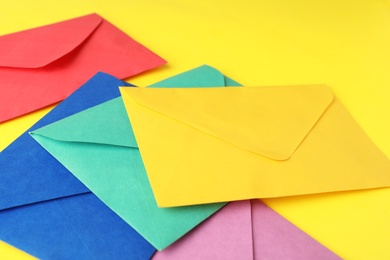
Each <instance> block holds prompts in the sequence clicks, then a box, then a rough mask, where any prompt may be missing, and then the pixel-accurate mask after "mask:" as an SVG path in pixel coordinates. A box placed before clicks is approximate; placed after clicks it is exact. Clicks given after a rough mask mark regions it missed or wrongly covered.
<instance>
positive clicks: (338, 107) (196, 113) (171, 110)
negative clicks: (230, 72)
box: [121, 85, 390, 207]
mask: <svg viewBox="0 0 390 260" xmlns="http://www.w3.org/2000/svg"><path fill="white" fill-rule="evenodd" d="M121 92H122V96H123V99H124V102H125V105H126V109H127V113H128V115H129V118H130V121H131V124H132V127H133V129H134V133H135V136H136V139H137V143H138V146H139V149H140V152H141V155H142V158H143V161H144V164H145V167H146V170H147V173H148V177H149V180H150V182H151V185H152V188H153V192H154V195H155V197H156V200H157V203H158V205H159V206H160V207H170V206H182V205H192V204H201V203H211V202H222V201H234V200H243V199H250V198H270V197H280V196H293V195H302V194H313V193H323V192H334V191H344V190H357V189H371V188H378V187H386V186H390V161H389V160H388V158H387V157H386V156H385V155H384V154H383V153H382V152H381V151H380V150H379V149H378V148H377V147H376V146H375V145H374V144H373V143H372V141H371V140H370V139H369V138H368V136H367V135H366V134H365V133H364V132H363V130H362V129H361V128H360V127H359V126H358V124H357V123H356V122H355V121H354V120H353V118H352V117H351V115H350V114H349V113H348V112H347V111H346V109H345V108H344V107H343V106H342V104H341V103H340V102H339V101H338V100H337V99H336V98H335V97H334V95H333V93H332V91H331V90H330V89H329V88H328V87H326V86H321V85H318V86H280V87H242V88H239V87H225V88H207V89H205V88H202V89H199V88H197V89H196V88H193V89H188V88H186V89H156V88H153V89H152V88H121Z"/></svg>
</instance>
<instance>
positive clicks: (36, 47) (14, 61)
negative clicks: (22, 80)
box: [0, 14, 103, 68]
mask: <svg viewBox="0 0 390 260" xmlns="http://www.w3.org/2000/svg"><path fill="white" fill-rule="evenodd" d="M102 21H103V18H101V17H100V16H99V15H97V14H89V15H85V16H82V17H78V18H74V19H70V20H66V21H62V22H57V23H54V24H49V25H44V26H41V27H37V28H33V29H28V30H25V31H20V32H16V33H12V34H8V35H4V36H1V37H0V66H1V67H9V68H40V67H43V66H46V65H48V64H50V63H52V62H54V61H56V60H58V59H59V58H61V57H63V56H64V55H66V54H68V53H69V52H71V51H72V50H74V49H75V48H77V47H78V46H79V45H80V44H81V43H82V42H84V41H85V40H86V39H87V38H88V37H89V35H91V33H93V31H94V30H95V29H96V28H97V27H98V26H99V25H100V23H101V22H102Z"/></svg>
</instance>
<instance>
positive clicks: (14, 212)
mask: <svg viewBox="0 0 390 260" xmlns="http://www.w3.org/2000/svg"><path fill="white" fill-rule="evenodd" d="M75 28H77V30H76V31H77V33H75V34H73V32H74V31H75ZM62 35H70V36H71V37H70V38H69V39H67V40H64V39H63V37H62V38H61V36H62ZM44 36H45V37H46V39H47V42H42V41H39V39H42V37H44ZM72 37H74V38H72ZM26 39H28V41H29V43H27V41H26ZM50 41H51V43H50V44H49V43H48V42H50ZM52 45H55V46H54V47H53V48H49V47H50V46H52ZM0 46H5V47H7V48H8V49H12V50H11V51H4V49H6V48H5V47H4V48H0V91H1V94H0V98H1V100H0V104H1V107H0V113H1V116H0V120H2V121H5V120H9V119H11V118H14V117H16V116H20V115H23V114H25V113H28V112H31V111H33V110H36V109H39V108H41V107H44V106H47V105H50V104H54V103H57V102H59V101H60V100H62V99H64V98H65V97H66V98H65V99H64V100H63V101H62V102H60V103H59V104H58V105H57V106H55V108H54V109H53V110H52V111H50V112H49V113H48V114H47V115H46V116H44V117H43V118H42V119H41V120H39V121H38V122H37V123H36V124H35V125H34V126H32V127H31V128H30V129H29V130H28V131H26V132H25V133H24V134H23V135H21V136H20V137H19V138H18V139H17V140H15V142H13V143H12V144H11V145H9V146H8V147H7V148H6V149H5V150H4V151H3V152H1V153H0V198H1V199H0V240H2V241H5V242H7V243H9V244H11V245H13V246H15V247H17V248H19V249H21V250H24V251H26V252H27V253H29V254H31V255H33V256H35V257H38V258H41V259H151V258H152V259H155V260H164V259H340V257H339V256H338V255H337V254H336V253H334V252H332V251H330V250H329V249H327V248H326V247H325V246H324V245H321V244H320V243H319V242H317V241H316V240H315V239H313V238H312V237H310V236H309V235H308V234H306V233H305V232H304V231H302V230H300V229H299V228H298V227H296V226H294V225H293V224H292V223H290V222H289V221H288V220H286V219H285V218H283V217H282V216H280V215H279V214H278V213H276V212H275V211H273V210H272V209H271V208H269V207H267V206H266V205H265V204H264V203H263V202H261V201H260V200H259V199H261V198H270V197H281V196H293V195H303V194H314V193H324V192H335V191H344V190H358V189H371V188H379V187H387V186H390V174H389V172H390V162H389V160H388V158H386V157H385V156H384V155H383V154H382V153H381V151H380V150H379V149H378V148H377V147H376V146H375V145H374V144H373V143H372V142H371V140H370V139H369V138H368V137H367V136H366V135H365V133H364V132H363V131H362V130H361V129H360V127H359V126H358V125H357V124H356V122H355V121H354V120H353V119H352V117H351V116H350V115H349V114H348V112H347V111H346V109H345V108H344V107H343V106H342V104H341V103H340V102H339V101H338V100H337V98H336V97H335V96H334V95H333V93H332V91H331V90H330V89H329V88H328V87H326V86H321V85H310V86H308V85H305V86H280V87H242V86H241V85H240V84H239V83H237V82H235V81H234V80H232V79H230V78H228V77H226V76H224V75H223V74H222V73H221V72H219V71H218V70H216V69H214V68H212V67H210V66H207V65H203V66H200V67H197V68H195V69H192V70H189V71H187V72H183V73H182V74H179V75H176V76H173V77H171V78H168V79H166V80H163V81H160V82H157V83H155V84H153V85H151V86H149V87H146V88H140V87H135V86H132V85H131V84H129V83H127V82H125V81H122V80H121V79H123V78H126V77H129V76H131V75H134V74H137V73H140V72H142V71H145V70H147V69H151V68H154V67H156V66H159V65H162V64H163V63H164V62H165V61H164V60H163V59H161V58H160V57H158V56H157V55H155V54H154V53H152V52H150V51H149V50H147V49H146V48H145V47H143V46H142V45H140V44H139V43H137V42H136V41H134V40H133V39H131V38H130V37H128V36H126V35H125V34H123V33H122V32H120V31H119V30H118V29H117V28H115V27H114V26H113V25H111V24H109V23H108V22H107V21H105V20H104V19H102V18H101V17H99V16H98V15H95V14H92V15H88V16H84V17H81V18H76V19H73V20H69V21H65V22H61V23H57V24H54V25H49V26H45V27H40V28H37V29H32V30H28V31H24V32H20V33H15V34H11V35H6V36H3V37H2V38H1V37H0ZM10 46H16V47H13V48H11V47H10ZM47 48H49V50H46V49H47ZM37 53H43V54H44V55H36V54H37ZM1 57H4V59H3V60H1V59H2V58H1ZM118 60H121V61H123V60H126V61H127V62H126V63H125V64H123V63H122V62H118ZM126 64H129V65H128V66H126ZM1 66H2V67H1ZM99 71H100V72H99ZM102 71H104V72H102ZM110 74H111V75H110ZM3 75H4V76H3ZM20 77H22V79H27V78H29V80H22V81H20V80H19V79H20ZM31 77H33V80H31ZM3 79H4V80H3ZM35 79H36V80H35ZM10 86H15V87H14V88H12V91H11V88H10ZM42 93H45V95H42ZM30 100H31V102H27V101H30ZM7 102H8V103H7ZM10 102H14V103H15V106H14V107H12V108H9V107H8V106H10Z"/></svg>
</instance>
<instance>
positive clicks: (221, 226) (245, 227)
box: [152, 200, 341, 260]
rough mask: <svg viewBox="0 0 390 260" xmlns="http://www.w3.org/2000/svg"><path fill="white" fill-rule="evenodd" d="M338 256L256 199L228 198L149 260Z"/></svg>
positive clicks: (243, 259)
mask: <svg viewBox="0 0 390 260" xmlns="http://www.w3.org/2000/svg"><path fill="white" fill-rule="evenodd" d="M171 259H186V260H195V259H202V260H207V259H210V260H213V259H226V260H229V259H232V260H235V259H241V260H252V259H258V260H260V259H267V260H272V259H275V260H278V259H297V260H298V259H300V260H303V259H307V260H309V259H318V260H320V259H323V260H330V259H341V258H340V257H339V256H337V255H336V254H335V253H333V252H332V251H330V250H329V249H327V248H326V247H324V246H323V245H321V244H320V243H318V242H317V241H316V240H314V239H313V238H312V237H310V236H309V235H307V234H306V233H305V232H303V231H302V230H300V229H299V228H298V227H296V226H294V225H293V224H292V223H290V222H289V221H288V220H286V219H285V218H283V217H282V216H280V215H279V214H278V213H276V212H275V211H273V210H272V209H271V208H269V207H267V206H266V205H265V204H263V203H262V202H261V201H259V200H252V201H249V200H246V201H235V202H231V203H229V204H228V205H226V206H225V207H224V208H222V209H221V210H220V211H218V212H217V213H216V214H214V215H213V216H211V217H210V218H208V219H207V220H206V221H204V222H203V223H202V224H200V225H199V226H197V227H196V228H195V229H194V230H193V231H191V232H190V233H188V234H187V235H185V236H184V237H182V238H181V239H180V240H179V241H177V242H176V243H175V244H173V245H171V246H169V247H168V248H166V249H164V250H163V251H160V252H156V253H155V254H154V255H153V258H152V260H171Z"/></svg>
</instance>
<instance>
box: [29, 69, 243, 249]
mask: <svg viewBox="0 0 390 260" xmlns="http://www.w3.org/2000/svg"><path fill="white" fill-rule="evenodd" d="M238 85H239V84H238V83H236V82H234V81H233V80H231V79H229V78H227V77H225V76H223V75H222V74H221V73H220V72H219V71H217V70H215V69H213V68H211V67H209V66H206V65H204V66H201V67H198V68H196V69H193V70H190V71H188V72H185V73H182V74H179V75H177V76H175V77H172V78H169V79H166V80H164V81H161V82H158V83H156V84H154V85H152V86H151V87H213V86H238ZM150 127H153V126H150ZM31 135H32V137H33V138H34V139H35V140H36V141H37V142H38V143H39V144H40V145H42V146H43V147H44V148H45V149H46V150H47V151H48V152H49V153H50V154H52V155H53V156H54V157H55V158H56V159H57V160H58V161H59V162H60V163H61V164H63V165H64V166H65V167H66V168H67V169H68V170H69V171H70V172H72V173H73V174H74V175H75V176H76V177H77V178H78V179H79V180H80V181H81V182H83V183H84V184H85V185H86V186H87V187H88V188H89V189H90V190H91V191H92V192H93V193H95V194H96V195H97V196H98V197H99V198H100V199H101V200H102V201H103V202H104V203H105V204H106V205H107V206H108V207H110V208H111V209H112V210H113V211H114V212H116V213H117V214H118V215H119V216H120V217H121V218H122V219H124V220H125V221H126V222H127V223H128V224H130V225H131V226H132V227H133V228H134V229H135V230H137V231H138V232H139V233H140V234H141V235H142V236H143V237H144V238H145V239H146V240H148V241H149V242H150V243H151V244H152V245H153V246H154V247H155V248H157V249H158V250H162V249H164V248H165V247H167V246H169V245H170V244H172V243H173V242H175V241H176V240H177V239H179V238H180V237H182V236H183V235H184V234H186V233H187V232H188V231H190V230H191V229H192V228H194V227H195V226H196V225H198V224H199V223H201V222H202V221H203V220H205V219H206V218H208V217H209V216H210V215H212V214H213V213H215V212H216V211H217V210H219V209H220V208H221V207H223V206H224V203H217V204H207V205H197V206H186V207H176V208H158V206H157V204H156V201H155V198H154V195H153V192H152V189H151V187H150V184H149V180H148V178H147V175H146V171H145V168H144V165H143V163H142V158H141V155H140V153H139V150H138V148H137V143H136V140H135V137H134V134H133V131H132V128H131V125H130V122H129V119H128V116H127V113H126V110H125V107H124V104H123V102H122V99H121V98H120V97H119V98H115V99H112V100H110V101H107V102H105V103H102V104H100V105H97V106H95V107H92V108H90V109H87V110H84V111H82V112H80V113H78V114H75V115H72V116H70V117H67V118H65V119H62V120H60V121H57V122H55V123H53V124H50V125H47V126H45V127H43V128H40V129H38V130H35V131H33V132H32V133H31ZM167 149H169V147H167ZM194 196H196V194H194Z"/></svg>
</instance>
